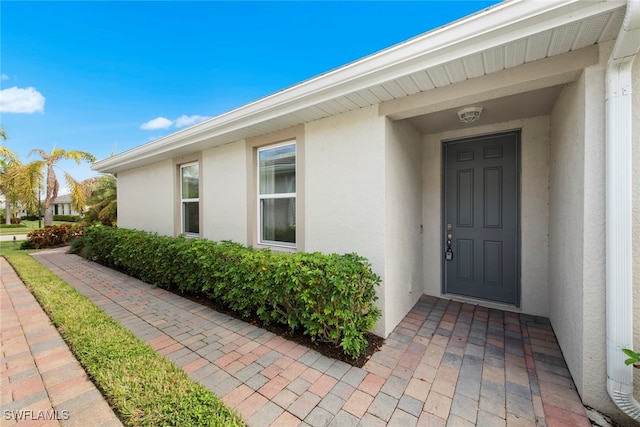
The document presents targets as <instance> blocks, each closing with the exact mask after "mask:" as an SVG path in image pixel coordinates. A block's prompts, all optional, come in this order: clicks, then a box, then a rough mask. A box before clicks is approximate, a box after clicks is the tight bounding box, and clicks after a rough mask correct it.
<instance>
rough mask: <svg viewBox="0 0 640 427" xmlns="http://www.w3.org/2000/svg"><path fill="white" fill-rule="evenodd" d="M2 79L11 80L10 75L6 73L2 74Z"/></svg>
mask: <svg viewBox="0 0 640 427" xmlns="http://www.w3.org/2000/svg"><path fill="white" fill-rule="evenodd" d="M0 80H9V76H7V75H6V74H2V75H0Z"/></svg>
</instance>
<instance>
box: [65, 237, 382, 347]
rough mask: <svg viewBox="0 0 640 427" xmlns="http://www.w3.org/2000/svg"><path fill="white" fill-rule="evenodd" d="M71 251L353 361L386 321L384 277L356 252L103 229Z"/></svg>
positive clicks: (75, 244)
mask: <svg viewBox="0 0 640 427" xmlns="http://www.w3.org/2000/svg"><path fill="white" fill-rule="evenodd" d="M72 249H73V251H74V252H76V253H80V254H81V255H83V256H85V257H86V258H90V259H94V260H98V261H100V262H102V263H105V264H107V265H110V266H112V267H115V268H117V269H119V270H122V271H124V272H126V273H128V274H130V275H132V276H135V277H137V278H139V279H140V280H142V281H144V282H147V283H150V284H153V285H156V286H159V287H162V288H167V289H177V290H180V291H183V292H194V293H202V294H205V295H207V296H208V297H210V298H214V299H217V300H220V301H222V302H223V303H224V304H225V305H227V306H228V307H229V308H231V309H233V310H235V311H237V312H238V313H240V314H242V315H243V316H249V315H250V314H256V315H258V316H259V318H260V319H261V320H262V321H263V322H265V323H271V322H276V323H281V324H284V325H287V326H288V327H289V328H290V329H291V330H302V331H303V332H304V333H305V334H308V335H309V336H310V337H311V338H312V339H313V340H321V341H326V342H330V343H334V344H335V345H337V346H340V347H342V351H343V352H344V353H345V354H346V355H348V356H351V357H354V358H355V357H358V356H359V355H360V354H361V353H362V352H363V351H364V350H365V349H366V348H367V346H368V342H367V340H366V336H365V333H366V332H367V331H368V330H370V329H371V328H373V326H374V325H375V322H376V320H377V319H378V318H379V317H380V310H379V309H378V308H377V307H376V306H375V305H374V301H375V300H376V299H377V297H376V293H375V291H376V289H375V288H376V286H378V285H379V284H380V278H379V277H378V276H377V275H376V274H375V273H373V272H372V271H371V266H370V264H369V263H368V261H367V260H366V259H365V258H363V257H361V256H358V255H356V254H345V255H336V254H331V255H325V254H321V253H294V254H286V253H277V252H271V251H269V250H264V249H263V250H256V249H253V248H249V247H246V246H243V245H240V244H238V243H233V242H229V241H223V242H212V241H210V240H196V239H187V238H184V237H166V236H159V235H157V234H152V233H146V232H142V231H137V230H128V229H122V228H111V227H101V226H97V227H91V228H87V229H85V235H84V237H83V238H80V239H77V240H76V241H75V243H74V245H73V246H72Z"/></svg>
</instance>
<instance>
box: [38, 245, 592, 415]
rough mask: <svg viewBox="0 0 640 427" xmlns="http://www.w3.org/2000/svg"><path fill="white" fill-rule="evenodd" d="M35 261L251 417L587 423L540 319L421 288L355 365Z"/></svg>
mask: <svg viewBox="0 0 640 427" xmlns="http://www.w3.org/2000/svg"><path fill="white" fill-rule="evenodd" d="M34 256H35V257H36V259H38V260H39V261H40V262H42V263H43V264H44V265H45V266H47V267H48V268H50V269H51V270H52V271H53V272H54V273H56V274H58V275H59V276H60V277H62V278H63V279H64V280H66V281H67V282H68V283H69V284H71V285H72V286H74V287H75V288H76V289H78V290H79V291H80V292H81V293H83V294H84V295H86V296H87V297H89V298H90V299H91V300H92V301H94V302H95V303H96V304H97V305H98V306H100V307H101V308H102V309H103V310H105V312H107V313H108V314H109V315H111V316H112V317H113V318H114V319H116V320H117V321H119V322H120V323H121V324H122V325H124V326H126V327H127V328H129V329H130V330H131V331H132V332H133V333H134V334H135V335H136V336H138V337H139V338H140V339H142V340H144V341H146V342H147V343H148V344H149V345H151V346H152V347H153V348H154V349H156V350H157V351H158V352H159V353H161V354H163V355H165V356H166V357H168V358H169V359H171V360H173V361H174V362H175V363H176V364H177V365H179V366H181V367H182V368H183V369H184V370H185V371H186V372H187V373H189V375H190V376H191V378H193V379H194V380H196V381H199V382H200V383H202V384H203V385H205V386H206V387H208V388H209V389H211V390H212V391H213V392H215V393H216V394H217V395H218V396H220V397H221V398H222V400H223V401H224V402H225V403H226V404H227V405H229V406H230V407H232V408H235V409H237V410H238V411H239V412H240V413H241V414H242V416H243V417H244V419H245V420H246V421H247V423H248V424H249V425H250V426H269V425H272V426H288V425H310V426H326V425H331V426H355V425H362V426H367V427H374V426H379V425H396V426H403V427H405V426H414V425H419V426H443V425H447V426H450V425H451V426H466V425H469V426H471V425H479V426H503V425H508V426H536V425H537V426H563V425H567V426H590V425H591V424H590V422H589V421H588V418H587V416H586V413H585V410H584V407H583V406H582V404H581V403H580V398H579V396H578V394H577V393H576V390H575V386H574V384H573V381H572V379H571V376H570V375H569V372H568V370H567V368H566V365H565V362H564V359H563V357H562V354H561V352H560V349H559V347H558V344H557V341H556V338H555V336H554V333H553V331H552V329H551V326H550V324H549V321H548V320H547V319H543V318H537V317H532V316H527V315H522V314H516V313H510V312H504V311H500V310H493V309H487V308H483V307H479V306H474V305H470V304H461V303H458V302H452V301H447V300H443V299H438V298H434V297H427V296H424V297H422V298H421V299H420V301H419V302H418V303H417V304H416V305H415V307H414V308H413V309H412V310H411V312H410V313H409V314H408V315H407V316H406V318H405V319H404V320H403V321H402V322H401V323H400V325H398V327H397V328H396V329H395V330H394V331H393V333H392V334H391V335H390V336H389V337H388V338H387V340H386V341H385V344H384V346H383V347H382V349H381V350H380V351H378V352H377V353H376V354H375V355H374V356H373V357H372V358H371V359H370V361H369V362H368V363H367V364H366V365H365V366H364V368H363V369H360V368H355V367H352V366H350V365H348V364H345V363H343V362H340V361H336V360H333V359H330V358H327V357H324V356H322V355H320V354H318V353H316V352H314V351H312V350H309V349H307V348H306V347H303V346H301V345H298V344H296V343H293V342H290V341H287V340H285V339H283V338H281V337H279V336H276V335H274V334H272V333H270V332H268V331H265V330H263V329H260V328H258V327H255V326H253V325H250V324H247V323H244V322H242V321H239V320H236V319H234V318H231V317H228V316H226V315H223V314H220V313H217V312H215V311H212V310H210V309H208V308H206V307H203V306H201V305H199V304H197V303H194V302H192V301H190V300H187V299H184V298H181V297H180V296H178V295H175V294H173V293H170V292H167V291H165V290H162V289H157V288H153V287H151V286H149V285H147V284H145V283H143V282H140V281H138V280H136V279H133V278H131V277H128V276H126V275H124V274H121V273H119V272H116V271H113V270H110V269H108V268H105V267H103V266H100V265H98V264H95V263H90V262H87V261H85V260H83V259H81V258H79V257H77V256H74V255H67V254H65V253H63V251H61V250H53V251H46V252H40V253H37V254H34Z"/></svg>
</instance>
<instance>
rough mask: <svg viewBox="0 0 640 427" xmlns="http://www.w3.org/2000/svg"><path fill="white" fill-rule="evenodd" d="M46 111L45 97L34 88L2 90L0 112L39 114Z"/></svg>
mask: <svg viewBox="0 0 640 427" xmlns="http://www.w3.org/2000/svg"><path fill="white" fill-rule="evenodd" d="M43 110H44V96H42V94H41V93H40V92H38V91H37V90H35V89H34V88H32V87H28V88H26V89H22V88H19V87H15V86H14V87H10V88H8V89H2V90H0V112H2V113H27V114H30V113H39V112H42V111H43Z"/></svg>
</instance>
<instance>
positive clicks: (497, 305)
mask: <svg viewBox="0 0 640 427" xmlns="http://www.w3.org/2000/svg"><path fill="white" fill-rule="evenodd" d="M440 298H443V299H449V300H451V301H457V302H461V303H464V304H472V305H479V306H482V307H486V308H493V309H496V310H502V311H512V312H514V313H523V311H522V307H518V306H516V305H515V304H508V303H504V302H496V301H489V300H486V299H481V298H472V297H465V296H462V295H458V294H446V293H443V294H441V295H440Z"/></svg>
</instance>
